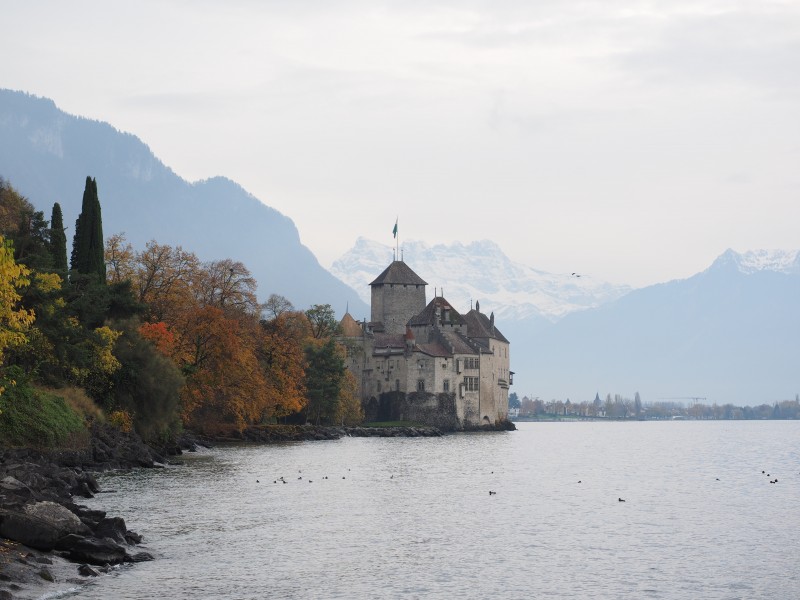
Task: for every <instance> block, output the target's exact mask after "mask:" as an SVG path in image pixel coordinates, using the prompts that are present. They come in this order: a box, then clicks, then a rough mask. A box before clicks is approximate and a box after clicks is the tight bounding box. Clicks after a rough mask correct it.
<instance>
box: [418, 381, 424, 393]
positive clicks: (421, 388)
mask: <svg viewBox="0 0 800 600" xmlns="http://www.w3.org/2000/svg"><path fill="white" fill-rule="evenodd" d="M417 391H418V392H424V391H425V380H424V379H417Z"/></svg>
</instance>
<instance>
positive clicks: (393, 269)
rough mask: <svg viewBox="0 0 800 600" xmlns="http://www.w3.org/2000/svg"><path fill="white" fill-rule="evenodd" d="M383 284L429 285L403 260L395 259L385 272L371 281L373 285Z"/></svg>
mask: <svg viewBox="0 0 800 600" xmlns="http://www.w3.org/2000/svg"><path fill="white" fill-rule="evenodd" d="M383 284H406V285H428V284H427V282H426V281H425V280H423V279H422V277H420V276H419V275H417V274H416V273H414V271H412V270H411V267H409V266H408V265H407V264H406V263H404V262H403V261H402V260H395V261H393V262H392V264H390V265H389V266H388V267H386V269H384V271H383V273H381V274H380V275H378V277H377V278H376V279H375V281H373V282H372V283H370V285H371V286H376V285H383Z"/></svg>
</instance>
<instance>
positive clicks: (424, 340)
mask: <svg viewBox="0 0 800 600" xmlns="http://www.w3.org/2000/svg"><path fill="white" fill-rule="evenodd" d="M426 285H427V283H426V282H425V281H423V279H422V278H421V277H419V275H417V274H416V273H415V272H414V271H413V270H412V269H411V268H410V267H409V266H408V265H407V264H406V263H405V262H403V261H398V260H395V261H393V262H392V263H391V264H390V265H389V266H388V267H387V268H386V269H385V270H384V271H383V273H381V274H380V275H379V276H378V277H377V278H376V279H375V281H373V282H372V283H371V284H370V287H371V288H372V303H371V315H370V319H371V320H370V321H369V322H368V323H367V322H364V323H359V322H357V321H356V320H355V319H353V317H352V316H351V315H350V314H349V313H348V314H346V315H345V316H344V318H343V319H342V321H341V329H342V341H343V342H344V344H345V346H346V347H347V350H348V357H347V367H348V369H350V371H351V372H352V373H353V374H354V375H355V376H356V380H357V381H358V382H359V393H360V395H361V399H362V403H363V405H364V411H365V414H366V417H367V420H370V421H376V420H377V421H417V422H420V423H426V424H429V425H435V426H437V427H442V428H445V429H463V428H470V427H476V426H479V425H495V424H497V423H498V422H501V421H505V420H507V419H508V388H509V386H510V385H511V384H512V383H513V381H512V376H513V373H512V372H511V371H510V370H509V366H510V361H509V342H508V340H507V339H506V338H505V336H503V334H502V333H500V330H499V329H497V327H496V326H495V323H494V313H492V314H491V315H489V316H488V317H487V316H486V315H484V314H483V313H481V312H480V305H479V303H477V302H476V303H475V308H474V309H471V310H470V311H469V312H468V313H466V314H465V315H462V314H460V313H459V312H458V311H457V310H456V309H455V308H453V306H451V305H450V303H449V302H448V301H447V300H446V299H445V298H444V297H442V296H436V297H435V298H433V300H431V301H430V302H429V303H427V305H426V303H425V299H426V298H425V286H426Z"/></svg>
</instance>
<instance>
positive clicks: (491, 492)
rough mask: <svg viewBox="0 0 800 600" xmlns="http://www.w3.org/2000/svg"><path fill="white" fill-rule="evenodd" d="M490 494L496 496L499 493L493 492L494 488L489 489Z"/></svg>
mask: <svg viewBox="0 0 800 600" xmlns="http://www.w3.org/2000/svg"><path fill="white" fill-rule="evenodd" d="M489 495H490V496H496V495H497V492H493V491H492V490H489Z"/></svg>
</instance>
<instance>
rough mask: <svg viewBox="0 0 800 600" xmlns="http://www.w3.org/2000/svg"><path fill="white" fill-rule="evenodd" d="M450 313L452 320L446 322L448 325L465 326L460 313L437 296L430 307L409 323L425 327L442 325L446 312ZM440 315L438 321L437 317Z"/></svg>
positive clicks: (412, 318) (430, 303) (429, 304)
mask: <svg viewBox="0 0 800 600" xmlns="http://www.w3.org/2000/svg"><path fill="white" fill-rule="evenodd" d="M445 310H447V311H449V313H450V320H449V321H444V323H445V324H447V325H464V318H463V317H462V316H461V315H460V314H459V312H458V311H457V310H456V309H455V308H453V307H452V305H451V304H450V303H449V302H448V301H447V300H445V299H444V297H442V296H437V297H436V298H434V299H433V300H431V301H430V302H429V303H428V306H426V307H425V308H424V310H423V311H422V312H421V313H419V314H418V315H416V316H414V317H411V319H410V320H409V321H408V324H409V325H416V326H420V325H422V326H424V325H441V324H442V322H443V321H442V319H444V311H445ZM437 313H438V314H439V319H438V321H437V318H436V315H437Z"/></svg>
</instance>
